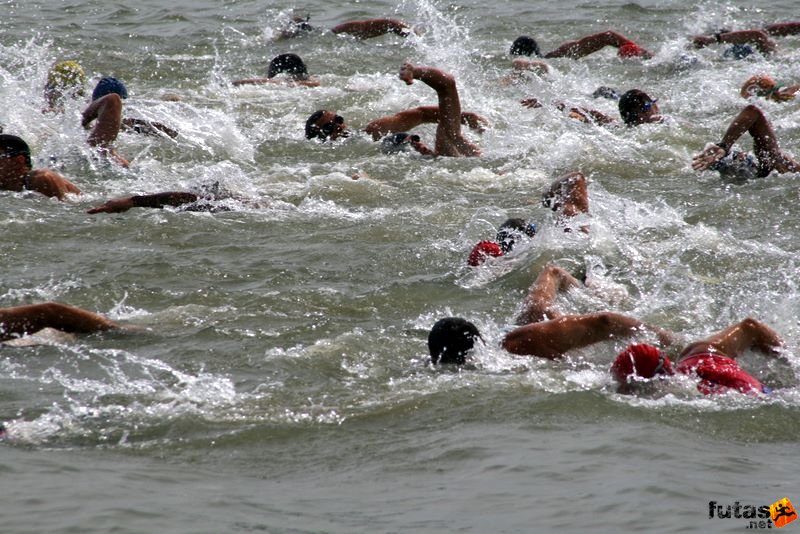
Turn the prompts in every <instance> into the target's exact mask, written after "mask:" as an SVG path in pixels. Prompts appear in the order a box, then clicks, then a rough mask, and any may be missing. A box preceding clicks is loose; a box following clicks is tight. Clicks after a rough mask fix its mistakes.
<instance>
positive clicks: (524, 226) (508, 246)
mask: <svg viewBox="0 0 800 534" xmlns="http://www.w3.org/2000/svg"><path fill="white" fill-rule="evenodd" d="M523 235H525V236H528V237H533V236H535V235H536V225H535V224H533V223H527V222H526V221H525V219H517V218H512V219H508V220H507V221H506V222H504V223H503V224H501V225H500V229H499V230H498V231H497V236H496V237H495V241H497V243H498V244H499V245H500V248H501V249H502V250H503V254H508V253H509V252H511V251H512V250H513V249H514V245H515V244H516V242H517V241H518V240H519V239H520V238H521V237H522V236H523Z"/></svg>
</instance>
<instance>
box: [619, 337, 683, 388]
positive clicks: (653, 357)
mask: <svg viewBox="0 0 800 534" xmlns="http://www.w3.org/2000/svg"><path fill="white" fill-rule="evenodd" d="M611 374H612V375H613V377H614V379H615V380H616V381H617V382H621V383H625V382H627V381H628V377H629V376H634V375H635V376H639V377H642V378H653V377H654V376H655V375H657V374H668V375H671V374H672V362H671V361H669V358H667V357H666V356H664V355H663V354H661V351H660V350H658V349H657V348H656V347H654V346H652V345H645V344H638V345H628V346H627V348H626V349H625V350H623V351H622V352H620V353H619V354H618V355H617V358H616V359H615V360H614V363H613V364H611Z"/></svg>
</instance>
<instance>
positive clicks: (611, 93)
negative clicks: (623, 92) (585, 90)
mask: <svg viewBox="0 0 800 534" xmlns="http://www.w3.org/2000/svg"><path fill="white" fill-rule="evenodd" d="M592 97H594V98H608V99H609V100H619V93H618V92H617V90H616V89H614V88H612V87H606V86H605V85H601V86H600V87H598V88H597V89H595V90H594V93H592Z"/></svg>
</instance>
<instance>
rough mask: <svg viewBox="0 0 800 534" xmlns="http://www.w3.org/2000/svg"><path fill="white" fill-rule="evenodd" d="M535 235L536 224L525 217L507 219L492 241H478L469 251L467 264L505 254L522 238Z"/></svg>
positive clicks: (479, 262)
mask: <svg viewBox="0 0 800 534" xmlns="http://www.w3.org/2000/svg"><path fill="white" fill-rule="evenodd" d="M535 235H536V225H535V224H534V223H528V222H527V221H525V219H519V218H512V219H507V220H506V221H505V222H504V223H503V224H501V225H500V228H499V229H498V230H497V235H496V236H495V238H494V241H480V242H479V243H477V244H476V245H475V246H474V247H473V248H472V251H471V252H470V253H469V258H468V259H467V265H469V266H470V267H477V266H478V265H480V264H482V263H483V262H485V261H486V260H487V259H489V258H490V257H493V258H498V257H500V256H505V255H506V254H509V253H510V252H511V251H512V250H514V245H516V244H517V242H519V241H520V240H522V239H524V238H526V237H527V238H532V237H534V236H535Z"/></svg>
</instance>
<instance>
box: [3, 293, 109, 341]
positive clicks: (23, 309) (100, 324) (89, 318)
mask: <svg viewBox="0 0 800 534" xmlns="http://www.w3.org/2000/svg"><path fill="white" fill-rule="evenodd" d="M43 328H54V329H56V330H61V331H63V332H69V333H79V334H89V333H92V332H99V331H103V330H112V329H118V328H122V327H121V326H120V325H118V324H117V323H115V322H114V321H111V320H110V319H107V318H105V317H103V316H102V315H98V314H96V313H92V312H90V311H87V310H83V309H81V308H76V307H74V306H68V305H66V304H59V303H57V302H46V303H43V304H31V305H27V306H16V307H13V308H0V341H5V340H8V339H12V338H14V337H16V336H21V335H25V334H33V333H34V332H38V331H39V330H42V329H43Z"/></svg>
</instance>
